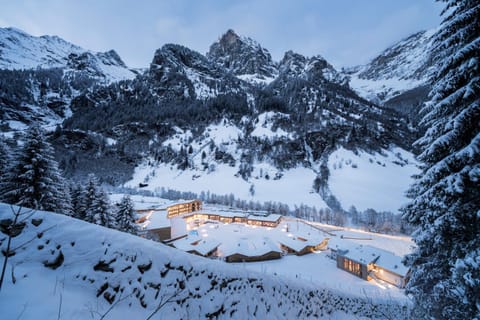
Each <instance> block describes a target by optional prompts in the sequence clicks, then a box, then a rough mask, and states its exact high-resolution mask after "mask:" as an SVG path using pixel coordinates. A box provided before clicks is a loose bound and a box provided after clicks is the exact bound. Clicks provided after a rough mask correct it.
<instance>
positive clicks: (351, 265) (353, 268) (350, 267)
mask: <svg viewBox="0 0 480 320" xmlns="http://www.w3.org/2000/svg"><path fill="white" fill-rule="evenodd" d="M343 268H344V269H345V270H347V271H348V272H351V273H353V274H355V275H357V276H359V277H361V272H362V268H361V265H360V263H357V262H354V261H352V260H350V259H347V258H344V259H343Z"/></svg>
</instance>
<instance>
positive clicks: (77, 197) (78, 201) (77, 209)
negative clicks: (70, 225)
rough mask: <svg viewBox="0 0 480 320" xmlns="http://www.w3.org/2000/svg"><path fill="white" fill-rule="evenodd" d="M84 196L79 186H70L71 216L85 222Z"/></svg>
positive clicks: (83, 191)
mask: <svg viewBox="0 0 480 320" xmlns="http://www.w3.org/2000/svg"><path fill="white" fill-rule="evenodd" d="M84 194H85V189H83V187H82V185H81V184H72V185H71V186H70V197H71V199H72V215H73V217H75V218H77V219H81V220H85V207H84V202H85V201H84V198H83V197H84Z"/></svg>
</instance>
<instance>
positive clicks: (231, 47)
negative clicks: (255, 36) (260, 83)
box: [207, 29, 278, 79]
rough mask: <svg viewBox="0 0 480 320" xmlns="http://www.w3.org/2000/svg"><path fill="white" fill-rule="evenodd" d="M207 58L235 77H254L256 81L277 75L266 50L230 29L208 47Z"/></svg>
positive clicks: (274, 65)
mask: <svg viewBox="0 0 480 320" xmlns="http://www.w3.org/2000/svg"><path fill="white" fill-rule="evenodd" d="M207 57H208V58H209V59H210V60H212V61H214V62H215V63H217V64H219V65H221V66H223V67H224V68H226V69H227V70H228V71H230V72H231V73H233V74H234V75H236V76H242V75H255V76H256V78H258V79H265V78H273V77H275V75H276V74H277V73H278V70H277V67H276V64H275V63H274V62H273V60H272V56H271V55H270V53H269V52H268V50H267V49H265V48H263V47H262V46H261V45H260V44H259V43H258V42H256V41H255V40H252V39H251V38H248V37H243V36H239V35H238V34H236V33H235V31H233V30H232V29H229V30H228V31H227V32H226V33H224V34H223V35H222V36H221V37H220V39H219V40H218V41H217V42H215V43H214V44H212V45H211V46H210V50H209V52H208V53H207Z"/></svg>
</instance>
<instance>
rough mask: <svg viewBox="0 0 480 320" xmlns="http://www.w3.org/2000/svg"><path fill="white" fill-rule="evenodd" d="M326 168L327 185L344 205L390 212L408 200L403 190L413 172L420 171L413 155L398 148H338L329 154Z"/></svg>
mask: <svg viewBox="0 0 480 320" xmlns="http://www.w3.org/2000/svg"><path fill="white" fill-rule="evenodd" d="M328 169H329V170H330V179H329V186H330V189H331V191H332V193H333V194H334V195H335V196H336V197H337V199H338V200H339V201H340V203H341V204H342V206H343V208H345V209H348V208H349V207H350V206H355V207H356V208H357V209H358V210H361V211H363V210H366V209H368V208H372V209H375V210H377V211H382V210H384V211H391V212H393V213H398V210H399V209H400V208H401V206H402V205H403V204H405V203H406V202H407V198H406V196H405V192H406V191H407V190H408V187H409V186H410V184H411V183H412V182H413V178H412V175H414V174H416V173H418V172H419V169H418V167H417V162H416V160H415V159H414V157H413V155H412V154H411V153H409V152H406V151H404V150H402V149H400V148H395V149H392V150H390V151H385V154H384V155H381V154H378V153H376V154H369V153H366V152H362V151H360V152H358V154H355V153H353V152H352V151H349V150H346V149H343V148H340V149H338V150H336V151H335V152H333V153H332V154H331V155H330V158H329V160H328Z"/></svg>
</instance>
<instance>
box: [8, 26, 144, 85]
mask: <svg viewBox="0 0 480 320" xmlns="http://www.w3.org/2000/svg"><path fill="white" fill-rule="evenodd" d="M0 48H1V50H0V69H9V70H16V69H37V68H42V69H49V68H66V67H67V70H68V69H72V68H73V69H75V68H78V67H81V68H86V67H90V68H92V69H94V70H95V72H96V73H98V74H101V75H102V76H103V77H104V78H105V80H106V81H107V82H113V81H119V80H124V79H133V78H134V77H135V76H136V73H134V72H133V71H131V70H129V69H128V68H127V67H126V66H125V64H124V63H123V61H122V60H121V59H120V57H119V56H118V54H117V53H116V52H115V51H113V50H112V51H109V52H105V53H96V52H92V51H88V50H85V49H83V48H81V47H79V46H77V45H74V44H72V43H69V42H67V41H65V40H63V39H61V38H59V37H57V36H47V35H45V36H41V37H35V36H31V35H29V34H27V33H25V32H23V31H21V30H19V29H15V28H0Z"/></svg>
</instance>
